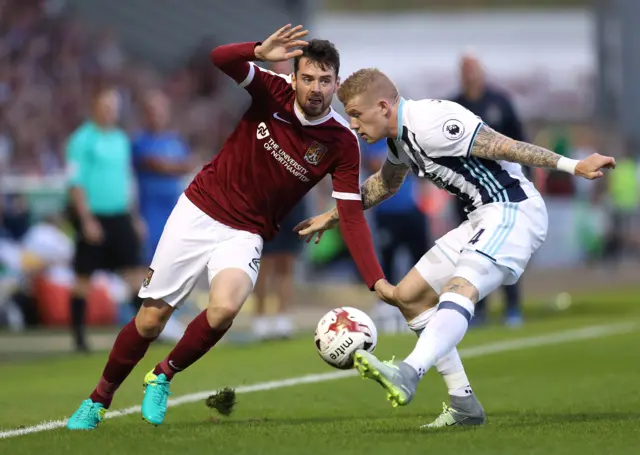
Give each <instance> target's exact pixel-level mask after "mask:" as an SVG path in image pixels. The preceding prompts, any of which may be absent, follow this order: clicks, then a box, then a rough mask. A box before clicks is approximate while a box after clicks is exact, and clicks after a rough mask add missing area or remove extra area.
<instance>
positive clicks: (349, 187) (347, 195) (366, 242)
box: [332, 136, 384, 289]
mask: <svg viewBox="0 0 640 455" xmlns="http://www.w3.org/2000/svg"><path fill="white" fill-rule="evenodd" d="M332 177H333V197H334V198H335V199H336V205H337V208H338V214H339V216H340V230H341V232H342V237H343V239H344V242H345V243H346V245H347V248H348V249H349V253H350V254H351V257H352V258H353V261H354V262H355V264H356V267H357V268H358V271H359V272H360V275H361V276H362V278H363V280H364V282H365V283H366V284H367V286H368V287H369V289H373V287H374V285H375V284H376V282H377V281H378V280H380V279H383V278H384V273H383V272H382V268H381V267H380V263H379V262H378V258H377V257H376V254H375V249H374V246H373V239H372V237H371V231H370V229H369V225H368V224H367V221H366V219H365V217H364V211H363V207H362V201H361V197H360V150H359V146H358V141H357V139H356V138H355V136H354V137H353V139H352V140H351V141H349V143H348V145H347V146H346V148H345V150H343V151H342V155H341V160H340V162H339V163H338V165H337V166H336V168H335V170H334V172H333V173H332Z"/></svg>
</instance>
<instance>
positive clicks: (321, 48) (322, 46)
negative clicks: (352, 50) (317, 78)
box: [293, 39, 340, 76]
mask: <svg viewBox="0 0 640 455" xmlns="http://www.w3.org/2000/svg"><path fill="white" fill-rule="evenodd" d="M303 57H306V58H308V59H309V60H311V61H312V62H315V63H317V64H319V65H320V68H322V69H323V70H326V69H327V68H331V69H333V70H335V72H336V76H337V75H338V73H339V72H340V53H339V52H338V49H336V47H335V46H334V44H333V43H332V42H331V41H328V40H326V39H312V40H311V41H309V44H308V45H307V46H305V47H303V48H302V55H300V56H298V57H296V58H295V59H294V60H293V71H294V72H295V73H296V74H297V73H298V67H299V65H300V59H301V58H303Z"/></svg>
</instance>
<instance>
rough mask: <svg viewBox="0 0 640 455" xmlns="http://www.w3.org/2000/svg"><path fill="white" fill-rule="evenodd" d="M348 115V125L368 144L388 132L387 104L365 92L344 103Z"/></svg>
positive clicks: (385, 135) (386, 134)
mask: <svg viewBox="0 0 640 455" xmlns="http://www.w3.org/2000/svg"><path fill="white" fill-rule="evenodd" d="M344 111H345V113H346V114H347V115H348V116H349V117H350V120H349V125H350V126H351V129H353V130H354V131H355V132H356V133H357V134H358V135H359V136H360V137H361V138H362V139H364V140H365V141H367V143H369V144H373V143H374V142H378V141H379V140H380V139H382V138H385V137H387V136H388V134H389V115H388V114H389V105H388V103H386V102H385V101H383V100H376V99H375V98H374V97H371V96H367V94H362V95H357V96H354V97H353V98H351V99H350V100H348V101H347V102H346V103H345V105H344Z"/></svg>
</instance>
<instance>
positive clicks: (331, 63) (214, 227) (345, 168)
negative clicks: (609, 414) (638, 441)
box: [67, 25, 394, 430]
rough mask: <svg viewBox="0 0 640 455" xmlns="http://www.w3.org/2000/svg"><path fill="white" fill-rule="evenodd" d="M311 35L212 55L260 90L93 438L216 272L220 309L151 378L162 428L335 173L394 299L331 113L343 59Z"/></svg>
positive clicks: (354, 237) (345, 228)
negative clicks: (180, 388) (298, 208)
mask: <svg viewBox="0 0 640 455" xmlns="http://www.w3.org/2000/svg"><path fill="white" fill-rule="evenodd" d="M306 34H307V31H306V30H303V29H302V26H297V27H293V28H292V27H291V26H290V25H287V26H285V27H283V28H282V29H280V30H278V31H277V32H276V33H274V34H273V35H271V36H270V37H269V38H267V39H266V40H265V41H264V42H262V43H256V42H250V43H241V44H230V45H226V46H221V47H218V48H216V49H214V50H213V51H212V52H211V60H212V61H213V64H214V65H216V66H217V67H218V68H220V69H221V70H222V71H223V72H225V73H226V74H227V75H229V76H230V77H231V78H233V79H234V80H235V81H236V82H237V83H238V85H239V86H240V87H242V88H244V89H245V90H247V92H249V94H250V95H251V97H252V103H251V106H250V107H249V108H248V110H247V111H246V112H245V114H244V116H243V118H242V120H241V121H240V123H239V124H238V126H237V127H236V129H235V131H234V132H233V133H232V134H231V135H230V136H229V138H228V139H227V140H226V142H225V143H224V145H223V146H222V150H220V152H219V153H218V154H217V155H216V156H215V157H214V158H213V160H212V161H211V162H210V163H209V164H207V165H206V166H205V167H204V168H203V169H202V170H201V171H200V173H199V174H198V175H197V176H196V177H195V179H194V180H193V182H192V183H191V184H190V186H189V187H188V188H187V190H186V191H185V193H184V194H183V195H182V196H181V197H180V199H179V201H178V203H177V204H176V206H175V208H174V209H173V212H172V214H171V216H170V217H169V219H168V220H167V223H166V225H165V227H164V231H163V233H162V237H161V238H160V242H159V244H158V247H157V249H156V251H155V254H154V257H153V260H152V262H151V265H150V267H149V272H148V275H147V278H146V280H145V281H144V282H143V284H142V287H141V289H140V293H139V296H140V297H141V298H143V299H144V303H143V305H142V307H141V309H140V311H139V313H138V314H137V316H136V317H135V318H134V319H133V320H132V321H131V322H130V323H129V324H127V325H126V326H125V327H124V328H123V329H122V331H121V332H120V334H119V335H118V337H117V338H116V341H115V343H114V346H113V348H112V350H111V354H110V355H109V360H108V362H107V365H106V366H105V368H104V371H103V373H102V376H101V377H100V380H99V382H98V385H97V386H96V388H95V390H94V391H93V392H92V393H91V394H90V396H89V398H87V399H86V400H85V401H83V402H82V404H81V405H80V408H79V409H78V410H77V411H76V412H75V413H74V414H73V416H72V417H71V418H70V419H69V422H68V424H67V427H68V428H69V429H86V430H90V429H94V428H95V427H96V426H97V425H98V424H99V423H100V422H101V421H102V419H103V416H104V414H105V412H106V409H107V408H108V407H109V406H110V404H111V401H112V399H113V396H114V394H115V392H116V390H117V389H118V387H119V386H120V384H122V382H123V381H124V380H125V379H126V377H127V376H128V375H129V373H130V372H131V371H132V370H133V368H134V367H135V366H136V365H137V364H138V362H139V361H140V360H141V359H142V357H143V356H144V354H145V352H146V351H147V348H148V347H149V345H150V344H151V342H153V340H155V338H156V337H157V336H158V335H159V334H160V332H161V331H162V328H163V327H164V324H165V322H166V321H167V319H168V318H169V316H170V315H171V313H172V312H173V311H174V310H175V309H176V308H179V307H180V305H181V304H182V303H183V302H184V301H185V299H186V298H187V296H188V295H189V293H190V292H191V290H192V289H193V286H194V284H195V282H196V279H197V277H198V276H199V275H200V274H201V273H202V272H203V271H204V270H205V269H206V270H207V272H208V277H209V282H210V296H209V306H208V308H207V309H206V310H205V311H203V312H202V313H201V314H200V315H198V316H197V317H196V318H195V319H194V320H193V321H192V322H191V323H190V324H189V326H188V327H187V330H186V331H185V334H184V336H183V338H182V339H181V340H180V341H179V342H178V343H177V344H176V346H175V347H174V348H173V350H172V351H171V352H170V353H169V355H168V356H167V357H166V358H165V359H164V360H162V361H161V362H160V363H158V364H157V365H156V366H155V368H154V369H153V370H151V371H150V372H149V373H148V374H147V375H146V377H145V379H144V384H145V393H144V398H143V401H142V417H143V418H144V419H145V420H147V421H148V422H150V423H152V424H154V425H159V424H161V423H162V422H163V421H164V417H165V413H166V410H167V398H168V396H169V386H170V381H171V380H172V379H173V376H174V375H175V374H176V373H177V372H179V371H182V370H184V369H186V368H188V367H189V366H190V365H191V364H193V363H194V362H196V361H197V360H198V359H199V358H201V357H202V356H203V355H204V354H205V353H206V352H207V351H208V350H209V349H211V348H212V347H213V346H214V345H215V344H216V343H217V342H218V341H219V340H220V339H221V338H222V337H223V335H224V334H225V333H226V332H227V330H228V329H229V327H230V326H231V324H232V322H233V319H234V318H235V316H236V315H237V314H238V312H239V311H240V308H241V307H242V305H243V303H244V302H245V300H246V298H247V297H248V296H249V294H250V293H251V292H252V290H253V286H254V284H255V282H256V279H257V277H258V270H259V268H260V254H261V251H262V246H263V242H264V241H269V240H270V239H272V238H273V237H274V236H275V234H276V233H277V232H278V225H279V223H280V222H281V220H282V219H283V218H284V217H285V215H286V214H287V213H288V212H289V211H290V210H291V209H292V208H293V207H294V206H295V205H296V204H297V203H298V201H300V199H302V197H303V196H304V195H305V194H306V193H307V192H308V191H309V190H310V189H311V188H313V186H314V185H316V184H317V183H318V182H320V181H321V180H322V179H323V178H324V177H325V176H326V175H327V174H331V176H332V178H333V189H334V191H333V197H334V198H335V199H336V201H337V207H338V211H339V212H340V219H341V222H340V228H341V231H342V235H343V237H344V239H345V242H346V244H347V246H348V248H349V251H350V252H351V255H352V256H353V259H354V261H355V263H356V265H357V267H358V269H359V271H360V273H361V275H362V277H363V279H364V281H365V283H366V284H367V286H368V287H369V288H370V289H372V290H373V289H375V290H376V292H377V293H378V295H379V296H380V297H381V298H382V299H385V300H388V299H390V298H391V297H392V296H393V290H394V287H393V286H391V285H390V284H389V283H388V282H387V281H386V280H385V278H384V274H383V273H382V270H381V268H380V265H379V263H378V260H377V258H376V256H375V252H374V248H373V242H372V240H371V233H370V231H369V228H368V225H367V223H366V221H365V218H364V214H363V206H362V200H361V196H360V186H359V168H360V153H359V148H358V140H357V137H356V136H355V134H354V133H353V132H352V131H351V130H350V128H349V125H348V123H347V122H346V121H345V120H344V119H343V118H342V117H340V116H339V115H338V114H337V113H336V112H335V111H334V110H333V109H332V108H331V101H332V99H333V96H334V94H335V91H336V89H337V88H338V85H339V79H338V71H339V68H340V58H339V54H338V52H337V50H336V49H335V47H334V46H333V44H331V43H330V42H329V41H324V40H312V41H310V42H306V41H303V40H302V38H303V37H304V36H305V35H306ZM290 58H294V59H295V60H294V74H293V75H290V76H285V75H280V74H275V73H273V72H270V71H266V70H264V69H262V68H261V67H259V66H257V65H256V64H254V63H253V61H270V62H274V61H282V60H286V59H290Z"/></svg>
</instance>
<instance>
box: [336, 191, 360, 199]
mask: <svg viewBox="0 0 640 455" xmlns="http://www.w3.org/2000/svg"><path fill="white" fill-rule="evenodd" d="M331 197H332V198H334V199H342V200H343V201H360V200H362V197H361V196H360V195H359V194H358V193H341V192H340V191H334V192H333V193H331Z"/></svg>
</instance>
